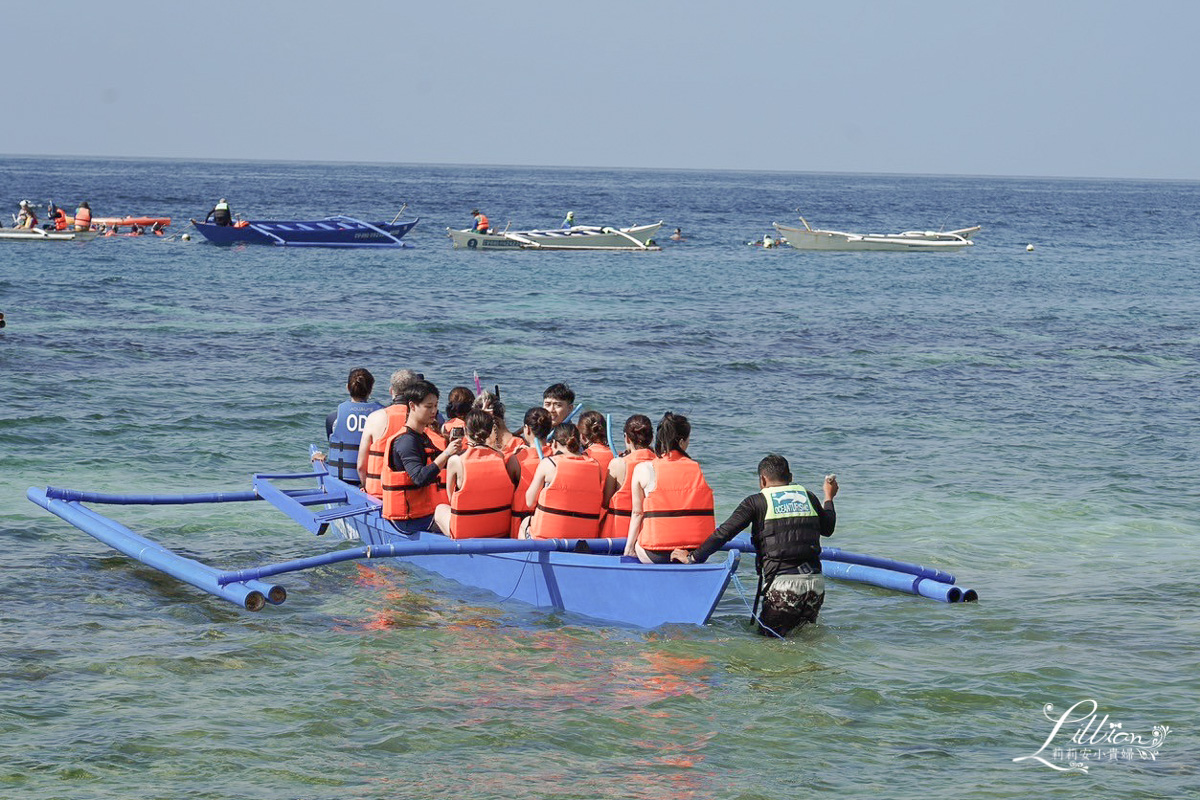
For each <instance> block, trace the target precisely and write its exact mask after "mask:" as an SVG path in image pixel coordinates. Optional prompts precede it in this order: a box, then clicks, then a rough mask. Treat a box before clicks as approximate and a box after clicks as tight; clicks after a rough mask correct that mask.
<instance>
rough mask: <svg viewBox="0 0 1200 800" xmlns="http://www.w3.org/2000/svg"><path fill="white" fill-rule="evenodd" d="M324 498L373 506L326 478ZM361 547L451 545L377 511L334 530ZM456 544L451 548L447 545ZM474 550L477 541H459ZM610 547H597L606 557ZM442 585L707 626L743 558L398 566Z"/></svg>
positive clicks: (597, 614) (636, 621)
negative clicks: (445, 581) (337, 496)
mask: <svg viewBox="0 0 1200 800" xmlns="http://www.w3.org/2000/svg"><path fill="white" fill-rule="evenodd" d="M324 480H325V487H326V489H327V490H334V491H337V492H339V493H340V492H342V491H345V492H346V494H347V496H348V497H350V498H352V504H354V501H353V498H355V497H356V496H357V502H370V501H368V500H367V496H366V495H365V494H363V493H362V492H361V491H359V490H358V489H357V488H356V487H353V486H349V485H347V484H344V483H342V482H341V481H338V480H337V479H336V478H333V477H332V476H327V477H325V478H324ZM337 527H338V528H340V529H341V530H342V532H343V535H348V536H349V537H350V538H358V539H361V540H362V542H363V543H364V544H369V545H379V544H394V543H397V542H446V541H448V539H447V537H445V536H442V535H441V534H438V533H429V532H425V533H418V534H405V533H400V532H399V531H397V530H396V528H395V527H394V526H393V525H392V524H391V523H390V522H388V521H387V520H385V519H383V517H382V515H381V514H380V513H379V512H378V511H377V510H375V511H371V512H368V513H366V514H359V515H355V516H351V517H347V518H345V519H343V520H340V521H339V524H338V525H337ZM449 541H453V540H449ZM461 541H464V542H470V541H472V540H461ZM606 543H607V540H596V545H597V549H601V547H602V546H603V545H605V544H606ZM398 560H401V561H405V562H408V563H411V564H412V565H413V566H415V567H419V568H421V569H424V570H427V571H429V572H433V573H435V574H437V575H441V576H442V577H445V578H449V579H451V580H453V581H457V582H458V583H461V584H463V585H465V586H472V587H475V588H479V589H484V590H486V591H489V592H492V593H493V594H495V595H497V596H498V597H500V598H503V599H505V600H508V599H513V600H519V601H521V602H523V603H527V604H529V605H531V606H536V607H538V608H543V609H549V610H555V611H564V612H568V613H572V614H579V615H583V616H586V617H591V618H593V619H599V620H605V621H607V622H616V623H620V624H624V625H631V626H634V627H639V628H655V627H658V626H659V625H666V624H668V623H682V624H691V625H703V624H704V623H706V622H707V621H708V619H709V617H710V616H712V613H713V609H715V608H716V606H717V603H718V601H720V599H721V595H722V594H724V592H725V588H726V587H727V586H728V585H729V581H730V579H731V578H732V576H733V574H734V572H735V571H736V569H737V563H738V553H737V552H732V553H730V555H729V557H728V558H726V559H725V560H723V561H716V560H715V559H714V560H713V561H712V562H709V563H705V564H695V565H683V564H630V563H622V561H621V558H620V555H596V554H587V553H574V552H559V551H540V552H531V553H488V554H478V555H474V554H471V555H468V554H453V555H421V556H412V557H405V558H401V559H398Z"/></svg>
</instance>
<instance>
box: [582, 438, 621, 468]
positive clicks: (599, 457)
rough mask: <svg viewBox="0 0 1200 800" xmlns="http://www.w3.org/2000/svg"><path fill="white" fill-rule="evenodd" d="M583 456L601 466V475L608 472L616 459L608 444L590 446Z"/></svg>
mask: <svg viewBox="0 0 1200 800" xmlns="http://www.w3.org/2000/svg"><path fill="white" fill-rule="evenodd" d="M583 454H584V455H585V456H587V457H588V458H590V459H592V460H593V461H595V462H596V463H597V464H599V465H600V472H601V474H603V473H605V472H608V465H609V464H611V463H612V460H613V458H614V456H613V451H612V450H610V449H609V447H608V445H606V444H599V443H597V444H590V445H588V448H587V450H584V451H583Z"/></svg>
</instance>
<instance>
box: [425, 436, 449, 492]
mask: <svg viewBox="0 0 1200 800" xmlns="http://www.w3.org/2000/svg"><path fill="white" fill-rule="evenodd" d="M425 435H426V436H428V437H429V441H431V442H433V449H432V450H430V449H428V448H427V449H426V450H425V457H426V458H428V459H429V460H430V461H433V460H434V459H435V458H437V457H438V456H439V455H441V452H442V451H443V450H445V449H446V437H445V436H442V435H441V434H440V433H438V432H437V431H435V430H434V429H433V428H426V429H425ZM434 496H435V497H436V498H437V502H439V503H449V502H450V497H449V496H448V495H447V494H446V468H445V467H442V468H441V469H440V470H439V471H438V479H437V487H436V488H435V490H434Z"/></svg>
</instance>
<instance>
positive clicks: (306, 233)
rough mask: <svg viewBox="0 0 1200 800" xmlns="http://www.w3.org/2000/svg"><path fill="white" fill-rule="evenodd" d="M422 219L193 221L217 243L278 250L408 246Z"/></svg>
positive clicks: (341, 215) (329, 218)
mask: <svg viewBox="0 0 1200 800" xmlns="http://www.w3.org/2000/svg"><path fill="white" fill-rule="evenodd" d="M419 221H420V218H414V219H406V220H400V219H395V220H392V221H391V222H364V221H362V220H360V219H355V218H354V217H348V216H346V215H345V214H338V215H335V216H332V217H326V218H325V219H316V220H279V219H250V220H240V221H238V222H237V223H235V224H233V225H214V224H212V223H209V222H197V221H196V220H192V221H191V222H192V225H194V226H195V227H196V230H198V231H200V233H201V234H203V235H204V238H206V239H208V240H209V241H210V242H212V243H213V244H220V245H233V244H271V245H275V246H277V247H408V246H409V245H407V244H405V243H404V242H403V241H401V240H402V239H403V238H404V235H405V234H406V233H408V232H409V231H410V230H412V229H413V226H414V225H416V224H417V222H419Z"/></svg>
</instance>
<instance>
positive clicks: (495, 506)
mask: <svg viewBox="0 0 1200 800" xmlns="http://www.w3.org/2000/svg"><path fill="white" fill-rule="evenodd" d="M459 459H460V460H461V461H462V483H461V484H460V485H459V486H458V489H457V491H455V492H454V495H453V496H452V497H451V498H450V530H448V531H445V533H446V535H447V536H449V537H450V538H451V539H478V538H482V537H492V536H505V537H507V536H508V535H509V533H510V532H511V530H512V489H513V484H512V478H510V477H509V475H508V468H507V467H505V466H504V456H502V455H500V453H498V452H496V451H495V450H493V449H492V448H490V447H488V446H486V445H484V446H482V447H479V446H476V447H469V448H467V451H466V452H465V453H462V454H461V455H459Z"/></svg>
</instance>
